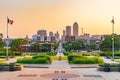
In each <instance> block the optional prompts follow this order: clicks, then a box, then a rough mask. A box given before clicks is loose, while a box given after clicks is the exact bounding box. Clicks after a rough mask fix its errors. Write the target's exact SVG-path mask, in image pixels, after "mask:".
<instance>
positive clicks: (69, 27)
mask: <svg viewBox="0 0 120 80" xmlns="http://www.w3.org/2000/svg"><path fill="white" fill-rule="evenodd" d="M70 35H71V26H66V36H70Z"/></svg>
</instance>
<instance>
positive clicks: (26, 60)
mask: <svg viewBox="0 0 120 80" xmlns="http://www.w3.org/2000/svg"><path fill="white" fill-rule="evenodd" d="M17 63H27V64H30V63H34V61H33V59H32V58H19V59H17Z"/></svg>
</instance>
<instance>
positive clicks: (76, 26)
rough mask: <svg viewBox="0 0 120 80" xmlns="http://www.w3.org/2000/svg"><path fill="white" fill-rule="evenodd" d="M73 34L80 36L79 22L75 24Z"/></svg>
mask: <svg viewBox="0 0 120 80" xmlns="http://www.w3.org/2000/svg"><path fill="white" fill-rule="evenodd" d="M73 36H75V38H77V37H78V23H77V22H75V23H74V24H73Z"/></svg>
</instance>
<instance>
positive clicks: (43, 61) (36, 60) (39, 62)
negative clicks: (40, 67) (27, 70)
mask: <svg viewBox="0 0 120 80" xmlns="http://www.w3.org/2000/svg"><path fill="white" fill-rule="evenodd" d="M34 63H37V64H45V63H48V62H47V60H46V59H45V58H37V59H35V60H34Z"/></svg>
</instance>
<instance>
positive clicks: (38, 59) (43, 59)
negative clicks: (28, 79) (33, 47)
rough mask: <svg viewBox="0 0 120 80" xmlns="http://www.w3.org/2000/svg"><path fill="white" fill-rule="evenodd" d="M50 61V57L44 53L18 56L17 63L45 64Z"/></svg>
mask: <svg viewBox="0 0 120 80" xmlns="http://www.w3.org/2000/svg"><path fill="white" fill-rule="evenodd" d="M49 62H50V57H49V56H48V55H45V54H41V55H36V56H33V57H32V58H19V59H17V63H26V64H45V63H49Z"/></svg>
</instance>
